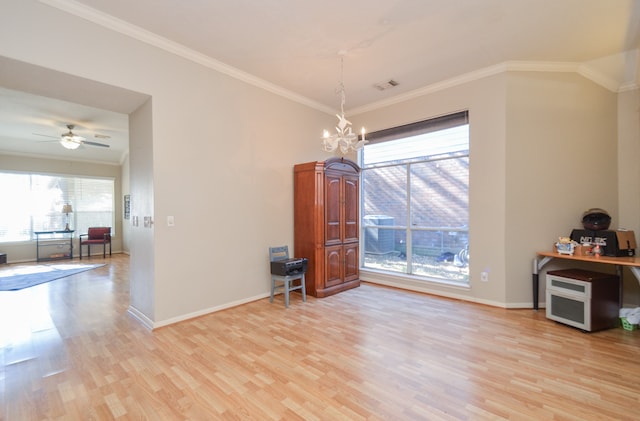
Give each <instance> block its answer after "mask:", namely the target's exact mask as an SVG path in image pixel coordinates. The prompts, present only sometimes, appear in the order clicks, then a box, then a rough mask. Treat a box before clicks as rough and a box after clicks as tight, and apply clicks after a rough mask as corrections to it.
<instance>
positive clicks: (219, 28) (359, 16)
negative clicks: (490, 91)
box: [0, 0, 640, 162]
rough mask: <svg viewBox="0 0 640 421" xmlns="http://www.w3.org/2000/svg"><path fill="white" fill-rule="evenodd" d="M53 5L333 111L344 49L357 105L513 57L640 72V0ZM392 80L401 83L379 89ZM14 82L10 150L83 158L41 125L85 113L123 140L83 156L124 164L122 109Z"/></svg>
mask: <svg viewBox="0 0 640 421" xmlns="http://www.w3.org/2000/svg"><path fill="white" fill-rule="evenodd" d="M41 1H42V2H43V3H46V4H49V5H51V6H53V7H57V8H60V9H61V10H64V11H66V12H69V13H73V14H76V15H78V16H80V17H82V18H84V19H88V20H93V21H94V22H96V23H98V24H101V25H104V26H107V27H110V28H112V29H114V30H119V31H121V32H123V33H126V34H127V35H128V36H132V37H134V38H138V39H140V40H144V41H145V42H149V43H151V44H153V45H156V46H158V47H160V48H165V49H167V50H170V51H173V52H175V53H177V54H181V55H183V56H185V57H191V58H193V57H199V59H200V60H201V61H202V62H204V63H206V64H207V65H209V66H211V67H213V68H215V69H217V70H220V71H223V72H225V73H229V74H231V75H233V76H236V77H239V78H241V79H243V80H246V81H248V82H250V83H254V84H256V85H258V86H263V87H266V88H267V89H270V90H272V91H274V92H278V93H281V94H283V95H285V96H288V97H290V98H293V99H296V100H299V101H300V102H303V103H306V104H308V105H311V106H313V107H315V108H317V109H319V110H322V111H326V112H333V110H335V109H336V108H338V107H339V97H338V96H337V95H336V92H335V89H336V87H337V85H338V84H339V82H340V59H339V54H340V52H344V54H345V55H344V85H345V87H346V93H347V103H346V110H347V114H349V113H358V112H361V111H363V110H366V109H371V108H375V107H376V106H380V105H383V104H384V103H388V102H391V101H396V100H398V99H399V98H402V97H406V96H409V95H411V94H412V93H415V92H416V91H419V90H421V89H426V88H428V87H429V86H434V85H437V84H439V83H443V82H445V81H448V80H451V79H453V78H457V77H463V76H464V75H469V74H473V73H474V72H480V71H483V70H485V69H487V68H491V67H492V66H498V65H501V64H504V63H513V62H519V63H520V62H527V63H530V64H531V63H537V64H538V65H539V64H540V63H546V64H549V63H552V64H558V63H562V64H567V63H571V64H573V65H575V66H576V68H579V69H581V71H582V73H583V74H587V75H589V77H592V78H593V79H594V80H597V81H598V82H599V83H602V84H603V85H604V86H606V87H607V88H609V89H612V90H618V89H623V88H624V87H628V86H633V85H634V84H635V83H636V77H637V75H638V68H637V66H638V53H637V50H638V48H639V46H640V0H348V1H345V0H306V1H300V0H260V1H256V0H233V1H231V0H213V1H212V0H189V1H188V2H177V1H175V0H136V1H135V2H131V1H128V0H78V1H72V0H41ZM520 64H522V63H520ZM390 79H393V80H394V81H397V82H398V83H399V85H398V86H397V87H395V88H392V89H388V90H385V91H380V90H378V89H376V88H375V87H374V85H375V84H377V83H382V82H386V81H389V80H390ZM0 80H5V79H0ZM5 87H8V88H11V89H12V90H0V105H2V107H1V108H0V151H2V150H5V151H13V150H15V149H16V148H19V144H21V145H27V144H28V143H29V142H31V144H34V145H36V146H37V149H36V150H37V151H39V153H42V154H47V155H52V154H55V153H58V152H60V153H62V154H64V155H63V156H64V157H65V158H66V159H71V156H70V155H69V151H66V150H62V149H63V148H62V147H61V146H59V145H58V144H57V143H55V142H48V143H43V142H42V140H43V137H42V136H34V135H32V133H40V134H49V135H53V136H57V135H59V134H61V133H62V132H64V131H65V125H66V124H69V123H75V124H77V125H78V130H77V132H78V134H79V135H81V136H84V137H87V139H88V140H95V139H91V138H92V137H93V135H94V134H95V133H99V134H105V135H109V136H112V137H111V139H109V141H110V142H111V146H112V147H111V148H109V153H105V150H104V149H103V148H91V147H83V148H82V149H84V153H86V154H92V153H93V155H87V158H83V159H91V160H102V159H107V160H108V161H110V162H118V161H119V159H121V157H122V154H123V153H126V149H127V143H128V140H127V135H126V132H127V127H126V124H125V121H126V114H121V113H122V110H118V112H115V113H114V110H113V109H109V108H108V107H105V108H104V109H107V110H108V111H107V112H102V111H101V110H102V109H103V108H102V107H101V106H95V105H94V104H91V103H83V102H81V103H83V106H80V105H74V104H70V103H63V102H61V101H59V100H54V101H51V100H44V99H43V98H35V97H33V96H22V95H17V94H16V92H15V90H16V89H15V87H14V86H7V85H5ZM68 89H73V86H68ZM18 90H25V91H29V92H33V91H32V90H29V89H28V88H25V89H18ZM47 96H49V95H47ZM52 97H53V98H61V97H60V96H59V95H56V96H52ZM133 98H134V99H135V100H134V101H133V103H136V101H139V100H140V97H136V96H135V95H133ZM63 99H66V100H72V99H73V95H72V93H71V94H69V95H66V97H65V98H63ZM87 105H93V107H87ZM119 113H120V114H119ZM123 117H124V119H123ZM123 132H124V133H125V134H124V135H123ZM40 148H42V149H40ZM44 148H49V149H46V150H45V149H44ZM33 150H34V149H33V148H31V149H29V150H25V151H24V152H25V153H38V152H33ZM96 150H97V151H96ZM112 152H113V153H112ZM81 153H83V151H81V150H80V153H78V154H76V155H81Z"/></svg>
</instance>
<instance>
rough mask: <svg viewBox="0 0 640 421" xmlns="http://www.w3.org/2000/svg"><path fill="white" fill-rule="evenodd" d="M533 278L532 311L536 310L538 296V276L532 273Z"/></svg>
mask: <svg viewBox="0 0 640 421" xmlns="http://www.w3.org/2000/svg"><path fill="white" fill-rule="evenodd" d="M532 277H533V309H534V310H538V295H539V294H540V275H538V274H537V273H534V274H533V275H532Z"/></svg>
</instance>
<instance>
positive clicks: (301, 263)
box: [271, 257, 309, 276]
mask: <svg viewBox="0 0 640 421" xmlns="http://www.w3.org/2000/svg"><path fill="white" fill-rule="evenodd" d="M308 264H309V259H307V258H306V257H299V258H296V257H292V258H289V259H282V260H276V261H274V262H271V274H272V275H280V276H290V275H299V274H301V273H305V272H306V271H307V265H308Z"/></svg>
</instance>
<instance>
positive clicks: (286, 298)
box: [284, 280, 291, 307]
mask: <svg viewBox="0 0 640 421" xmlns="http://www.w3.org/2000/svg"><path fill="white" fill-rule="evenodd" d="M290 282H291V281H289V280H287V281H284V306H285V307H289V286H290V285H289V284H290Z"/></svg>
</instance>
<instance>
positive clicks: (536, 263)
mask: <svg viewBox="0 0 640 421" xmlns="http://www.w3.org/2000/svg"><path fill="white" fill-rule="evenodd" d="M551 259H552V257H543V258H542V259H540V260H538V258H534V259H533V272H532V275H531V280H532V283H533V309H534V310H538V309H539V307H540V300H539V295H540V275H539V272H540V269H542V268H543V267H544V265H546V264H547V263H549V262H550V261H551ZM639 279H640V278H639Z"/></svg>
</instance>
